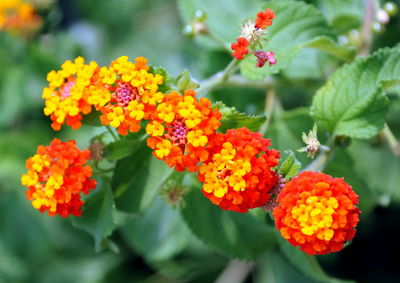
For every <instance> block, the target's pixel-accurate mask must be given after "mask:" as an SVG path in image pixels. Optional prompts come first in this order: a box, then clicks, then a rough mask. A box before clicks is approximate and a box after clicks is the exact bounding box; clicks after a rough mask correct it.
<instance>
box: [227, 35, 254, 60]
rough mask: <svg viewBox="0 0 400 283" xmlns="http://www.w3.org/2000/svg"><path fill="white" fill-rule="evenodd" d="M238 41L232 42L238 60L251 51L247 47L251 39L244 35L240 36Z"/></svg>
mask: <svg viewBox="0 0 400 283" xmlns="http://www.w3.org/2000/svg"><path fill="white" fill-rule="evenodd" d="M236 41H237V42H234V43H232V44H231V48H232V50H233V53H232V55H233V57H235V59H237V60H241V59H244V55H246V54H247V53H249V49H248V48H247V47H248V46H249V44H250V43H249V41H248V40H247V39H246V38H244V37H238V38H237V40H236Z"/></svg>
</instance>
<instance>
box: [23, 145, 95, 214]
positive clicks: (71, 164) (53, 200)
mask: <svg viewBox="0 0 400 283" xmlns="http://www.w3.org/2000/svg"><path fill="white" fill-rule="evenodd" d="M89 155H90V152H89V151H88V150H83V151H81V150H79V148H77V146H76V144H75V141H67V142H61V141H60V140H58V139H56V138H55V139H54V140H53V141H52V142H51V144H50V145H49V146H39V147H38V149H37V152H36V154H35V155H34V156H32V157H30V158H29V159H28V160H27V161H26V167H27V168H28V173H26V174H24V175H22V177H21V182H22V185H24V186H26V187H27V188H28V191H26V195H27V198H28V199H29V200H31V201H32V205H33V207H34V208H36V209H38V210H40V212H44V211H48V214H49V215H51V216H55V215H56V214H59V215H60V216H62V217H67V216H68V215H70V214H71V215H74V216H80V215H81V213H82V209H81V208H82V205H83V201H82V200H81V193H84V194H88V193H89V191H90V190H91V189H94V188H95V187H96V181H95V180H93V179H90V177H91V176H92V168H91V167H90V166H84V165H85V164H86V163H87V160H88V159H89Z"/></svg>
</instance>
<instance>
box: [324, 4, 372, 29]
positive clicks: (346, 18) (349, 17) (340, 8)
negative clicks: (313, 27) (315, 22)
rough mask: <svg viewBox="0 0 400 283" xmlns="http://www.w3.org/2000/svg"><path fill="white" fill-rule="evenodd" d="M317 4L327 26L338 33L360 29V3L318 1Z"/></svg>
mask: <svg viewBox="0 0 400 283" xmlns="http://www.w3.org/2000/svg"><path fill="white" fill-rule="evenodd" d="M319 2H320V5H321V9H322V11H323V13H324V15H325V17H326V18H327V19H328V22H329V24H330V25H331V26H332V27H334V28H335V30H337V31H338V32H339V33H345V32H347V31H350V30H351V29H357V28H359V27H360V25H361V21H362V19H363V16H364V8H363V5H362V1H358V0H357V1H354V0H320V1H319Z"/></svg>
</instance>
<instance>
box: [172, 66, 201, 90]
mask: <svg viewBox="0 0 400 283" xmlns="http://www.w3.org/2000/svg"><path fill="white" fill-rule="evenodd" d="M176 86H177V87H178V89H179V91H181V92H183V91H185V90H187V89H196V88H198V87H199V83H198V81H196V80H195V79H194V78H192V76H191V75H190V72H189V70H187V69H185V70H184V71H183V72H182V73H181V74H180V75H179V76H178V77H177V78H176Z"/></svg>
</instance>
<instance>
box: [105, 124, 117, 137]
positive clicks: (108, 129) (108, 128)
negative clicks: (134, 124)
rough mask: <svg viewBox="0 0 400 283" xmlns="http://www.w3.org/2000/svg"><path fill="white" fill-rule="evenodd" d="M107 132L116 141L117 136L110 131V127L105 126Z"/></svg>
mask: <svg viewBox="0 0 400 283" xmlns="http://www.w3.org/2000/svg"><path fill="white" fill-rule="evenodd" d="M105 127H106V129H107V131H108V132H109V133H110V134H111V136H112V137H113V138H114V140H115V141H118V140H119V138H118V137H117V135H116V134H115V133H114V131H113V129H111V127H110V126H109V125H107V126H105Z"/></svg>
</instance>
